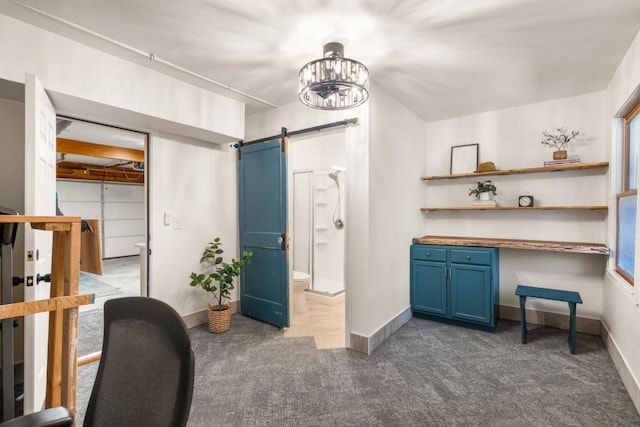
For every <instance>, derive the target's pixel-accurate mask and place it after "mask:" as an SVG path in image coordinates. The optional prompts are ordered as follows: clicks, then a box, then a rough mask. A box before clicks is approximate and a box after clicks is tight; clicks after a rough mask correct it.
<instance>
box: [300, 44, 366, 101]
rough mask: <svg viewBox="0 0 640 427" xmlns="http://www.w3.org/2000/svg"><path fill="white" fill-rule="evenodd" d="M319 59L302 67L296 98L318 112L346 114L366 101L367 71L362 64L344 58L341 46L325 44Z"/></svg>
mask: <svg viewBox="0 0 640 427" xmlns="http://www.w3.org/2000/svg"><path fill="white" fill-rule="evenodd" d="M323 53H324V54H323V58H322V59H316V60H315V61H311V62H309V63H308V64H307V65H305V66H304V67H302V69H301V70H300V74H299V81H298V97H299V98H300V101H302V103H303V104H305V105H307V106H309V107H311V108H317V109H319V110H346V109H347V108H353V107H357V106H358V105H360V104H363V103H364V102H366V101H367V99H368V98H369V70H367V67H365V66H364V65H363V64H362V63H360V62H358V61H355V60H353V59H348V58H345V57H344V46H342V44H341V43H327V44H325V45H324V48H323Z"/></svg>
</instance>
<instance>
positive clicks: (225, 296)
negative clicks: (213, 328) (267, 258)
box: [189, 237, 252, 309]
mask: <svg viewBox="0 0 640 427" xmlns="http://www.w3.org/2000/svg"><path fill="white" fill-rule="evenodd" d="M223 253H224V250H223V249H222V241H221V240H220V238H219V237H216V238H215V239H213V242H209V243H208V244H207V247H206V248H205V250H204V252H203V253H202V257H201V258H200V263H201V264H202V266H203V270H204V273H195V272H193V273H191V274H190V275H189V278H190V279H191V282H190V283H189V286H192V287H201V288H202V289H204V290H205V291H207V292H209V293H210V294H212V295H213V298H214V300H215V302H216V303H217V307H218V308H219V309H222V307H223V306H226V301H227V300H229V299H230V298H231V291H232V290H233V289H235V285H234V280H235V278H236V277H238V276H239V275H240V271H241V270H242V268H244V266H245V265H246V264H247V263H248V262H250V259H251V256H252V253H251V252H244V253H243V254H242V257H241V258H240V259H239V260H236V259H235V258H232V259H231V262H230V263H226V262H224V260H223V257H222V254H223Z"/></svg>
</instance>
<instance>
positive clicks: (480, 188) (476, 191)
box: [469, 181, 498, 197]
mask: <svg viewBox="0 0 640 427" xmlns="http://www.w3.org/2000/svg"><path fill="white" fill-rule="evenodd" d="M480 193H493V195H494V196H495V195H497V194H498V189H497V188H496V186H495V185H493V182H491V181H479V182H476V188H470V189H469V195H470V196H471V195H474V196H476V197H478V196H479V195H480Z"/></svg>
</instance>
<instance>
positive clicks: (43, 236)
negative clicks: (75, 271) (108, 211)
mask: <svg viewBox="0 0 640 427" xmlns="http://www.w3.org/2000/svg"><path fill="white" fill-rule="evenodd" d="M24 149H25V178H24V187H25V188H24V210H25V212H24V213H25V215H47V216H55V214H56V209H55V193H56V113H55V111H54V109H53V105H52V104H51V101H50V100H49V97H48V96H47V94H46V93H45V91H44V89H43V87H42V85H41V84H40V82H39V81H38V78H37V77H36V76H35V75H33V74H27V75H26V79H25V143H24ZM24 234H25V236H24V248H25V265H24V275H25V284H24V286H25V292H24V299H25V301H34V300H40V299H46V298H49V292H50V289H51V286H50V283H48V282H47V281H45V280H39V279H42V278H43V276H44V275H45V274H48V273H50V272H51V251H52V248H51V246H52V239H53V238H52V233H49V232H44V231H37V230H32V229H31V228H30V227H29V226H25V232H24ZM24 326H25V327H24V335H25V336H24V347H25V348H24V359H25V360H24V413H25V414H28V413H32V412H35V411H39V410H41V409H42V408H43V406H44V402H45V392H46V385H47V337H48V331H49V313H40V314H34V315H31V316H25V319H24Z"/></svg>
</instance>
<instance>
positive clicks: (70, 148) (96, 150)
mask: <svg viewBox="0 0 640 427" xmlns="http://www.w3.org/2000/svg"><path fill="white" fill-rule="evenodd" d="M56 142H57V145H56V151H57V152H58V153H65V154H76V155H79V156H89V157H102V158H105V159H116V160H128V161H131V162H144V151H142V150H135V149H133V148H123V147H113V146H111V145H102V144H93V143H89V142H83V141H76V140H74V139H66V138H56Z"/></svg>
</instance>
